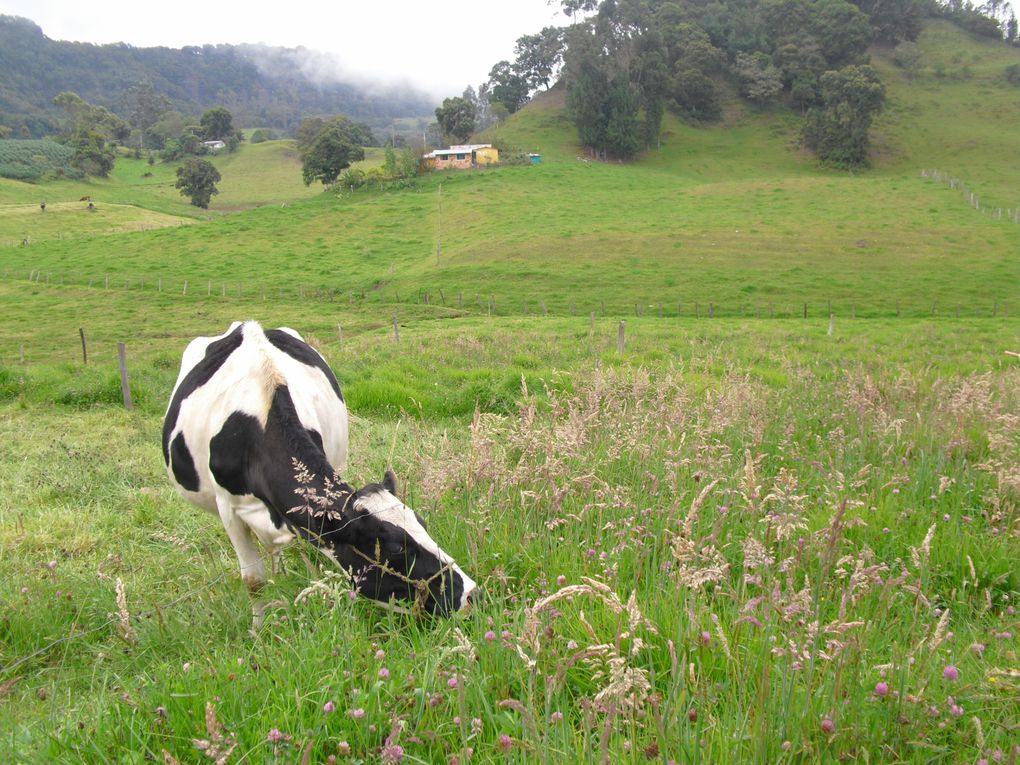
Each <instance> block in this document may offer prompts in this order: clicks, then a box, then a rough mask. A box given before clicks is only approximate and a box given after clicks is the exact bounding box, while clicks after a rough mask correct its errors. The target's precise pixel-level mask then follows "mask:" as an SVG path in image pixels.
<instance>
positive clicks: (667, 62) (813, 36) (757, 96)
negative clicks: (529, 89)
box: [562, 0, 920, 165]
mask: <svg viewBox="0 0 1020 765" xmlns="http://www.w3.org/2000/svg"><path fill="white" fill-rule="evenodd" d="M866 1H867V0H866ZM562 5H563V9H564V11H565V12H568V13H570V12H573V13H575V14H576V13H590V15H588V16H586V17H584V18H583V19H582V20H581V21H578V22H576V23H574V24H573V25H572V26H571V27H570V28H569V29H568V31H567V34H566V40H567V47H566V52H565V54H564V70H563V71H564V79H565V80H566V88H567V104H568V107H569V109H570V112H571V115H572V116H573V118H574V122H575V124H576V125H577V128H578V132H579V134H580V136H581V140H582V142H583V143H584V144H585V145H586V146H588V147H589V148H590V149H591V151H592V152H593V153H594V154H595V155H597V156H601V157H608V156H612V157H623V158H626V157H629V156H632V155H633V154H635V153H636V152H638V151H640V150H642V149H645V148H649V147H651V146H653V145H654V144H655V142H656V141H657V140H658V136H659V132H660V128H661V121H662V117H663V115H664V113H665V111H666V110H667V109H671V110H673V111H675V112H676V113H678V114H680V115H682V116H684V117H686V118H688V119H693V120H702V121H709V120H715V119H718V117H719V116H720V113H721V91H722V88H724V87H733V86H736V88H737V89H738V90H739V92H740V94H741V95H742V96H743V97H744V98H746V99H747V100H748V101H750V102H751V103H753V104H755V105H758V106H765V105H767V104H770V103H772V102H775V101H780V100H782V101H785V102H786V103H788V104H789V105H791V106H793V107H795V108H797V109H799V110H801V111H802V112H804V113H806V115H807V118H806V121H805V124H806V125H807V126H808V127H807V128H806V129H805V139H806V141H807V143H808V145H809V146H811V147H812V148H814V150H815V151H816V152H817V153H818V155H819V157H821V158H822V159H824V160H826V161H828V162H832V163H834V164H839V165H855V164H860V163H862V162H864V161H866V157H867V127H868V126H869V125H870V122H871V118H872V116H873V115H874V113H875V112H876V111H877V110H878V109H880V108H881V106H882V100H883V97H884V90H883V89H882V88H881V84H880V83H879V82H878V78H877V75H875V73H874V71H873V70H872V69H871V68H870V67H868V66H867V54H866V49H867V46H868V44H869V43H870V42H871V40H872V39H873V38H874V37H876V36H883V37H884V38H885V39H888V40H889V41H896V40H899V39H911V38H912V37H914V36H916V35H917V33H918V31H919V30H920V6H919V3H918V0H891V1H887V2H884V3H882V4H881V11H880V13H881V16H882V20H883V27H882V31H881V33H879V32H878V31H876V30H875V29H873V27H872V24H871V21H870V19H869V16H868V14H867V13H866V12H865V11H864V10H862V9H861V8H860V7H858V5H857V4H855V3H851V2H848V1H847V0H758V2H748V1H747V0H711V2H698V3H690V2H688V3H684V2H676V1H674V0H601V1H599V0H564V2H563V3H562ZM876 5H877V2H876Z"/></svg>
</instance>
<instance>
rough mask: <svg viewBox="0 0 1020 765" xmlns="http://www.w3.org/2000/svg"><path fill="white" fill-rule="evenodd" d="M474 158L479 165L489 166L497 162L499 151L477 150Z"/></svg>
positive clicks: (493, 149) (491, 149) (494, 149)
mask: <svg viewBox="0 0 1020 765" xmlns="http://www.w3.org/2000/svg"><path fill="white" fill-rule="evenodd" d="M475 158H476V160H477V162H478V164H479V165H491V164H492V163H493V162H499V149H497V148H495V147H493V148H490V149H477V150H476V151H475Z"/></svg>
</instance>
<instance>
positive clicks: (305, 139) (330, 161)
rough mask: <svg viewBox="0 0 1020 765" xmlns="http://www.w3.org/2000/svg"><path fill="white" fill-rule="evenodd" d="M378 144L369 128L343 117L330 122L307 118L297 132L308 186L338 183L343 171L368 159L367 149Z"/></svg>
mask: <svg viewBox="0 0 1020 765" xmlns="http://www.w3.org/2000/svg"><path fill="white" fill-rule="evenodd" d="M374 143H375V139H374V137H373V136H372V130H371V128H369V126H368V125H366V124H365V123H363V122H354V121H353V120H351V119H350V118H349V117H345V116H344V115H342V114H341V115H337V116H335V117H332V118H329V119H324V118H322V117H309V118H307V119H305V120H304V121H303V122H302V123H301V124H300V125H299V126H298V129H297V147H298V151H299V152H300V154H301V176H302V178H303V179H304V182H305V185H306V186H308V185H310V184H311V183H312V182H313V181H320V182H321V183H322V184H323V185H324V186H326V185H330V184H333V183H336V181H337V179H338V178H339V177H340V173H341V172H343V171H344V170H346V169H347V168H348V167H350V166H351V165H352V164H353V163H354V162H359V161H361V160H363V159H364V158H365V150H364V148H363V147H365V146H371V145H373V144H374Z"/></svg>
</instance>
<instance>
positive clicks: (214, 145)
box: [202, 139, 227, 151]
mask: <svg viewBox="0 0 1020 765" xmlns="http://www.w3.org/2000/svg"><path fill="white" fill-rule="evenodd" d="M202 145H203V146H204V147H205V148H207V149H208V150H209V151H219V150H220V149H225V148H227V144H226V143H224V142H223V141H220V140H218V139H217V140H215V141H202Z"/></svg>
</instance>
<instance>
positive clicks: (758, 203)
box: [0, 23, 1020, 315]
mask: <svg viewBox="0 0 1020 765" xmlns="http://www.w3.org/2000/svg"><path fill="white" fill-rule="evenodd" d="M920 43H921V45H922V47H923V49H924V51H925V57H926V58H925V60H924V64H925V66H924V68H923V69H922V71H921V72H920V74H919V75H918V76H917V77H916V78H915V79H912V80H908V79H906V78H905V77H904V75H903V73H902V72H901V71H900V70H898V69H896V68H895V67H893V65H892V64H891V63H889V62H888V60H887V58H886V54H885V52H883V51H876V52H875V62H876V65H877V66H878V67H879V68H880V69H881V70H882V72H883V76H884V79H885V82H886V84H887V88H888V91H889V107H888V109H887V110H886V112H885V113H884V114H883V115H882V116H881V118H880V119H879V121H878V123H877V124H876V127H875V131H874V132H875V145H876V167H875V169H873V170H871V171H869V172H866V173H859V174H856V175H848V174H845V173H841V172H835V171H828V170H825V169H822V168H819V167H818V166H817V165H816V163H815V162H814V160H813V158H812V157H811V156H810V155H809V154H807V153H806V152H803V151H801V150H800V149H799V148H798V146H797V143H796V140H797V121H796V119H795V118H794V116H793V115H790V114H788V113H786V112H783V111H782V110H779V109H774V110H770V111H765V112H757V111H754V110H752V109H749V108H748V107H744V106H740V105H739V104H731V105H730V106H729V108H728V109H727V114H726V118H725V120H724V122H723V123H722V124H720V125H711V126H697V127H696V126H689V125H684V124H681V123H680V122H678V121H676V120H675V119H673V118H669V119H668V120H667V122H666V125H665V132H664V138H663V141H662V145H661V147H660V148H659V149H657V150H655V151H652V152H650V153H649V154H648V155H647V156H645V157H643V158H641V159H640V160H639V161H637V162H635V163H633V164H630V165H619V164H611V163H610V164H602V163H591V162H585V161H580V160H579V159H578V156H579V155H580V153H581V152H580V151H579V149H578V148H577V146H576V143H575V141H576V139H575V137H574V133H573V131H572V130H571V129H570V126H569V122H568V120H567V117H566V115H565V113H564V111H563V108H562V98H561V96H560V95H559V94H558V93H557V92H556V91H555V90H554V91H553V92H552V93H550V94H547V95H545V96H542V97H540V98H538V99H536V102H535V103H534V104H533V105H532V106H530V107H529V108H527V109H525V110H523V111H522V112H521V113H520V114H518V115H515V117H514V118H513V119H512V120H510V121H509V122H508V123H506V124H505V125H503V126H501V127H500V128H498V129H496V130H494V131H492V132H491V133H490V134H487V135H486V136H483V137H485V138H490V139H497V140H500V141H502V142H505V143H507V144H511V145H514V146H518V147H520V148H521V149H523V150H527V151H539V152H541V153H542V154H543V157H544V161H543V164H542V165H540V166H537V167H523V168H514V167H508V168H500V169H497V170H487V171H478V172H473V173H461V174H456V173H447V174H445V175H443V174H439V175H432V176H429V177H426V178H423V179H421V181H420V182H419V184H418V188H417V190H415V191H413V192H378V191H359V192H358V193H356V194H354V195H350V194H346V195H343V196H342V197H340V198H338V197H336V195H334V194H322V193H320V192H319V191H318V190H317V189H316V188H315V187H312V188H306V187H304V186H303V185H302V184H301V182H300V178H299V174H298V172H297V169H296V157H294V156H293V150H292V149H291V148H290V145H289V144H288V143H287V142H269V143H266V144H260V145H256V146H245V147H244V148H243V150H242V151H241V152H239V153H238V154H236V155H233V156H221V157H217V158H216V159H215V160H214V161H215V162H216V163H217V164H218V165H219V166H220V167H221V171H222V172H223V175H224V180H223V182H222V184H221V189H222V193H221V195H220V196H219V197H216V198H214V200H213V207H212V209H213V212H214V213H215V212H216V211H217V210H219V211H230V210H237V209H240V208H247V207H252V206H255V205H257V204H260V203H261V204H265V205H272V206H274V207H277V208H278V206H279V205H280V204H282V203H284V202H286V203H288V204H290V205H291V206H289V207H288V208H286V209H285V210H281V209H276V210H270V209H263V210H251V211H249V212H245V213H242V214H237V215H230V216H228V217H227V218H223V217H222V216H214V217H216V219H215V220H214V221H211V222H210V223H209V225H205V226H201V227H188V228H187V229H181V230H174V231H173V232H165V233H158V232H141V233H132V234H130V235H125V234H118V235H117V236H116V238H114V239H111V240H105V241H104V240H90V241H89V242H86V243H75V244H74V245H70V244H68V243H66V242H65V243H61V242H59V241H57V242H52V243H50V242H44V241H41V240H43V239H45V238H46V235H45V233H43V234H42V235H39V236H35V235H33V236H32V239H33V241H35V242H38V244H39V246H34V247H33V248H32V249H31V251H30V252H26V251H23V250H18V251H12V252H9V253H8V257H6V258H5V265H6V266H7V267H9V268H11V269H12V270H13V269H19V270H25V271H27V270H29V269H30V268H33V267H34V268H40V267H41V268H43V269H46V270H49V271H51V272H53V273H60V274H62V275H63V277H64V278H65V279H68V280H70V279H73V280H76V281H79V282H82V283H87V282H88V281H90V280H92V279H95V278H98V277H99V276H101V275H103V274H104V273H105V272H108V271H110V270H115V271H116V274H115V275H116V278H117V279H118V280H123V279H129V280H139V281H141V280H144V281H146V282H147V283H150V284H151V283H155V280H156V279H158V278H163V279H164V281H168V280H173V279H176V280H177V283H178V284H180V283H182V282H183V280H184V279H190V280H191V281H192V283H195V282H210V281H213V282H216V281H221V282H222V281H230V282H232V283H237V282H244V283H245V284H246V285H247V286H248V288H249V289H254V290H261V289H263V288H272V289H275V290H280V289H285V290H289V291H290V292H292V293H293V294H299V293H300V292H302V291H308V290H313V289H318V290H327V291H331V292H339V293H343V294H347V293H350V292H354V293H356V294H357V295H358V296H359V299H361V295H362V293H364V299H365V300H369V301H376V302H406V301H407V300H408V299H411V298H412V297H413V298H414V299H424V297H423V296H424V293H426V292H427V293H429V294H430V299H431V300H433V301H437V300H438V301H440V302H442V301H445V302H446V303H447V305H452V304H454V302H456V303H457V304H458V305H459V304H461V303H462V302H463V303H466V304H468V305H469V306H474V307H476V308H477V307H478V306H481V305H484V306H485V307H486V310H488V305H489V302H490V300H489V299H490V296H491V298H492V299H493V300H494V304H495V307H496V310H497V312H513V313H521V312H538V311H542V310H548V311H553V312H559V313H568V312H570V311H571V310H576V311H578V312H581V313H587V312H588V311H591V310H598V311H600V312H601V311H602V308H603V305H605V310H606V311H607V312H613V313H634V312H635V311H652V312H658V311H660V310H661V311H663V312H664V313H669V314H675V313H677V312H681V313H685V314H694V313H696V312H701V311H707V310H708V308H707V306H708V304H709V303H711V304H713V308H712V310H713V312H715V311H720V312H725V313H729V314H731V315H734V314H739V313H741V312H744V313H767V312H769V311H770V310H771V311H772V312H774V313H780V314H784V315H792V314H795V313H796V314H799V313H802V312H803V304H804V303H808V304H809V311H816V312H817V311H823V312H824V311H827V310H828V308H829V306H830V305H832V306H835V307H836V309H835V310H837V312H839V313H842V314H849V313H851V312H855V313H860V314H862V315H864V314H868V313H885V314H888V315H892V314H894V313H895V312H896V311H897V310H900V311H901V312H902V311H907V312H911V313H915V314H920V313H923V314H929V313H931V311H932V309H933V307H934V308H935V310H936V311H939V310H941V311H943V312H953V313H955V312H956V310H957V306H958V305H959V307H960V311H961V312H963V313H970V314H982V313H987V312H991V311H993V310H997V309H996V306H995V303H996V302H1000V303H1001V302H1005V301H1008V300H1010V299H1011V298H1012V297H1013V295H1012V289H1011V287H1010V285H1011V284H1014V283H1015V282H1016V279H1017V278H1018V277H1020V270H1018V269H1020V265H1018V264H1017V262H1016V259H1015V258H1014V257H1013V255H1012V253H1014V252H1015V251H1016V250H1017V246H1018V244H1020V242H1018V236H1020V227H1018V226H1016V225H1014V224H1012V223H1010V222H1009V221H1007V220H1005V219H1002V220H996V219H993V217H992V215H991V214H990V213H989V212H988V210H987V209H985V210H976V209H974V208H972V207H971V206H970V205H969V204H968V201H967V199H965V197H964V196H963V194H962V193H961V191H960V190H956V189H951V188H949V186H948V185H946V184H943V183H939V182H935V181H932V180H928V179H925V178H922V177H921V170H922V169H924V168H931V169H937V170H940V171H942V172H945V173H948V174H950V175H951V176H953V177H955V178H958V179H960V180H961V181H962V183H963V184H964V185H965V186H966V187H967V188H968V189H970V190H971V191H973V192H975V193H976V194H977V195H978V196H979V198H980V199H981V200H982V202H981V204H982V206H983V207H985V208H988V207H989V206H991V207H993V208H994V207H1001V208H1004V210H1003V215H1004V216H1005V215H1006V214H1007V211H1008V210H1009V209H1011V208H1012V206H1013V204H1015V202H1013V203H1012V204H1011V199H1010V197H1011V195H1013V194H1014V189H1015V184H1014V183H1012V181H1014V179H1015V172H1012V168H1011V163H1010V162H1009V161H1008V160H1006V159H1004V158H1008V157H1012V156H1015V155H1016V149H1017V148H1020V147H1018V146H1017V142H1018V141H1020V138H1018V136H1017V134H1016V131H1015V130H1013V129H1012V126H1013V125H1015V124H1016V121H1017V118H1018V117H1020V114H1018V111H1020V107H1018V101H1017V98H1016V93H1017V91H1016V88H1015V87H1013V86H1011V85H1010V84H1008V83H1007V82H1006V81H1005V79H1004V76H1003V70H1004V69H1005V67H1006V66H1007V65H1008V64H1009V63H1010V62H1015V61H1018V60H1020V55H1018V53H1017V52H1016V51H1015V50H1010V49H1008V48H1006V47H1005V46H1001V45H995V44H993V43H989V42H986V41H976V40H973V39H971V38H970V37H969V36H968V35H967V34H966V33H964V32H961V31H960V30H958V29H957V28H956V27H953V26H951V25H948V24H944V23H936V24H933V25H931V26H929V28H928V30H927V31H926V32H925V34H924V35H923V36H922V38H921V41H920ZM946 50H951V51H953V52H952V53H943V51H946ZM943 57H944V58H945V62H948V64H949V65H950V66H949V69H948V70H947V72H948V73H947V74H946V75H945V76H944V77H942V76H938V75H936V74H935V73H934V72H935V70H934V67H936V66H937V65H938V64H940V62H941V63H943V64H944V63H945V62H943ZM953 61H958V62H960V63H959V64H953ZM965 65H966V66H968V67H969V75H967V79H956V78H957V77H958V75H957V74H956V73H955V72H956V70H955V69H953V68H952V67H953V66H956V67H962V66H965ZM979 106H980V109H979V108H978V107H979ZM146 172H150V170H149V169H148V168H147V167H146V166H144V165H143V164H140V163H137V162H131V161H123V162H121V163H119V165H118V168H117V171H116V174H115V177H114V178H113V179H111V180H109V181H102V182H91V183H90V184H88V185H87V186H86V187H82V186H81V185H77V184H70V183H67V184H58V185H55V186H52V187H48V188H47V193H48V194H50V195H51V198H55V199H59V198H61V195H63V196H64V198H69V199H70V198H74V199H76V198H77V196H76V195H78V192H79V191H80V190H82V189H83V188H84V189H86V190H87V191H89V192H90V193H92V194H93V196H94V197H95V198H98V199H103V200H108V201H110V202H115V203H118V204H120V203H126V204H134V205H138V206H142V207H147V208H150V209H154V210H156V211H159V212H161V213H167V214H171V215H178V216H193V215H195V214H196V210H195V208H189V206H188V205H187V204H185V203H184V200H183V199H181V198H180V197H179V195H178V194H177V193H176V190H175V189H173V187H172V169H171V168H169V167H164V166H157V167H156V168H153V169H151V172H152V175H151V176H149V177H144V176H145V173H146ZM440 185H441V186H442V198H441V209H442V220H440V192H439V187H440ZM25 188H26V187H25V186H24V185H23V184H14V183H8V184H4V186H2V187H0V194H2V195H4V197H6V198H7V199H8V200H10V201H25V197H26V194H31V195H32V201H35V199H34V197H36V196H38V193H39V192H38V190H37V189H36V188H35V187H28V188H29V191H28V192H26V191H25ZM54 195H56V196H54ZM299 200H305V201H303V202H301V203H300V204H296V206H295V203H297V202H298V201H299ZM1017 201H1018V202H1020V200H1017ZM1013 209H1015V208H1013ZM0 225H2V224H0ZM24 228H25V227H24V225H22V223H21V221H19V222H18V228H17V230H8V232H7V234H6V236H4V237H0V238H7V239H8V241H19V242H20V241H21V238H22V237H23V236H24V235H26V233H27V234H28V235H31V232H30V231H29V232H25V231H22V230H21V229H24ZM123 228H129V226H123V227H122V229H123ZM111 230H116V229H111ZM110 247H115V248H116V250H117V252H118V253H119V257H118V260H117V262H116V264H111V263H110V261H109V259H108V257H107V252H108V250H109V248H110ZM210 251H213V252H216V253H217V257H215V258H208V257H206V256H205V253H208V252H210ZM437 251H438V257H437ZM153 252H159V253H160V257H159V258H158V259H153V258H152V257H151V254H152V253H153ZM554 254H555V256H554ZM455 296H456V297H455ZM543 305H544V309H543ZM572 307H573V308H572ZM897 307H899V308H897Z"/></svg>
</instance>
